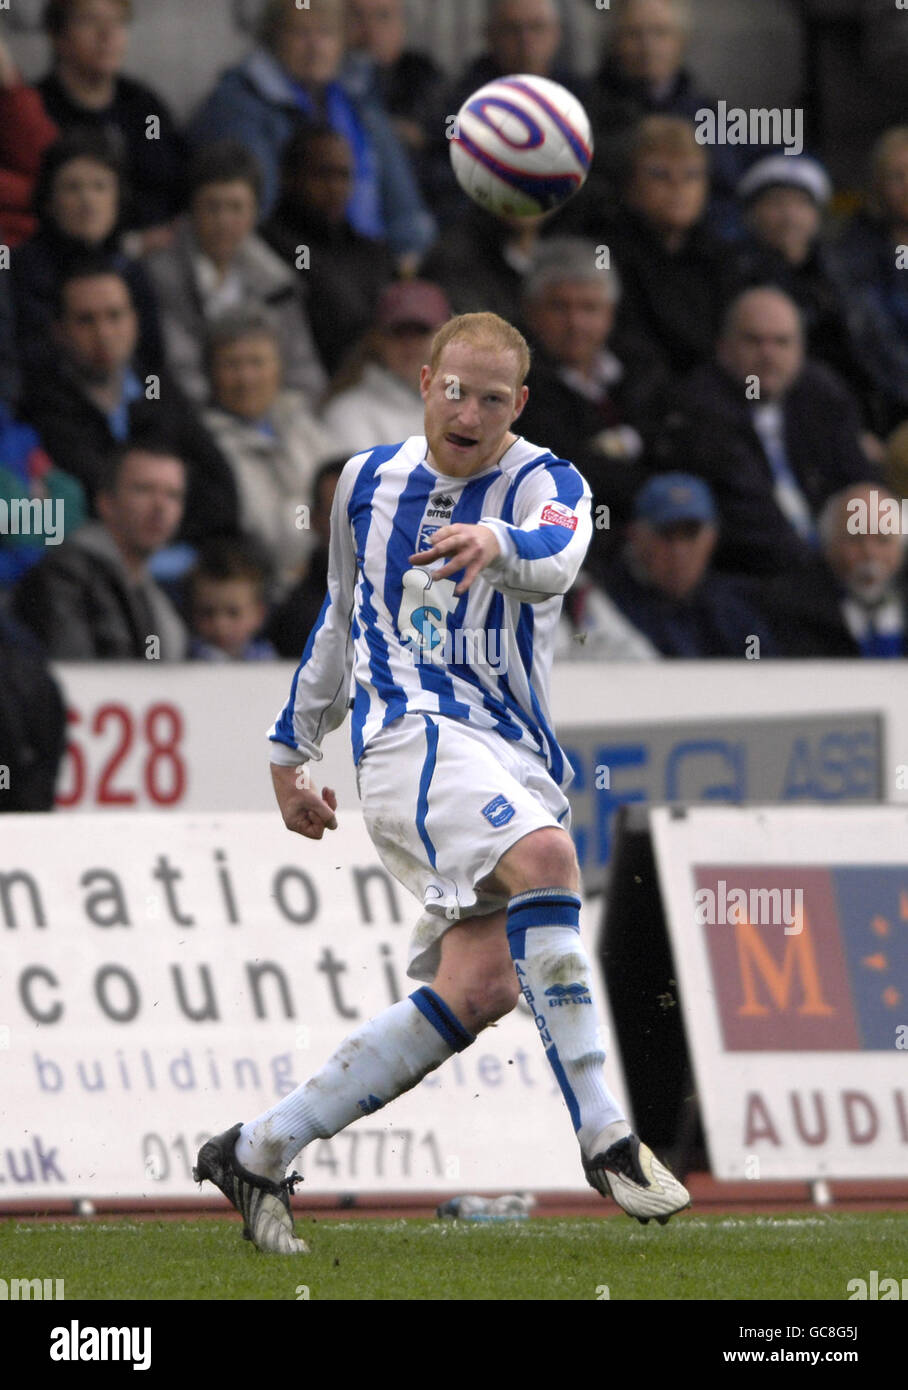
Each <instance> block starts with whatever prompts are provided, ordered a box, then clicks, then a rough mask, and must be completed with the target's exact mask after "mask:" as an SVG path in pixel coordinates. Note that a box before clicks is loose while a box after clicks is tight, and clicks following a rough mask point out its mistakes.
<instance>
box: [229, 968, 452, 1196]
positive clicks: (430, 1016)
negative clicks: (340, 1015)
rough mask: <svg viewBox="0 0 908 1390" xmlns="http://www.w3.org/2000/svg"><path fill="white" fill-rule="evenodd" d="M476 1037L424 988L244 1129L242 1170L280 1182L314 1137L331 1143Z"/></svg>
mask: <svg viewBox="0 0 908 1390" xmlns="http://www.w3.org/2000/svg"><path fill="white" fill-rule="evenodd" d="M474 1041H475V1038H474V1037H473V1034H472V1033H469V1032H467V1030H466V1028H464V1026H463V1024H462V1023H461V1022H460V1020H459V1019H458V1018H457V1017H456V1016H455V1015H454V1014H453V1013H452V1012H451V1010H450V1009H449V1008H448V1006H447V1004H446V1003H445V1002H444V1000H443V999H442V998H440V996H439V995H437V994H436V993H435V991H434V990H432V989H429V988H428V987H427V986H424V987H423V988H422V989H417V990H415V991H414V993H413V994H411V995H410V997H409V999H401V1000H400V1001H399V1002H398V1003H397V1004H392V1005H391V1007H390V1008H389V1009H385V1010H384V1012H383V1013H380V1014H379V1015H378V1016H377V1017H376V1018H373V1019H370V1020H369V1022H368V1023H365V1024H363V1026H362V1028H358V1029H357V1030H356V1032H355V1033H351V1034H350V1036H349V1037H348V1038H345V1039H344V1041H343V1042H342V1043H341V1045H340V1047H339V1048H338V1049H337V1051H336V1052H335V1053H334V1055H333V1057H329V1058H328V1061H327V1062H326V1063H325V1065H324V1066H323V1067H322V1069H321V1071H319V1072H317V1073H316V1074H315V1076H313V1077H310V1079H309V1080H308V1081H306V1082H304V1083H303V1085H302V1086H297V1088H296V1090H295V1091H292V1092H291V1093H290V1095H289V1096H285V1097H284V1098H283V1100H280V1101H278V1103H277V1104H276V1105H273V1106H272V1107H271V1109H270V1110H267V1111H266V1112H265V1113H264V1114H263V1115H259V1116H258V1117H257V1118H256V1119H254V1120H251V1121H250V1122H249V1124H246V1125H244V1126H243V1128H242V1130H241V1131H240V1135H239V1138H238V1139H237V1143H236V1156H237V1158H238V1159H239V1161H240V1163H241V1164H242V1165H243V1167H244V1168H249V1169H250V1170H251V1171H252V1172H254V1173H260V1174H262V1175H263V1176H265V1177H269V1178H278V1179H279V1178H282V1177H283V1176H284V1172H285V1171H286V1169H287V1166H288V1164H290V1163H292V1161H293V1159H294V1158H295V1157H296V1155H297V1154H298V1153H299V1151H300V1149H302V1148H305V1146H306V1145H307V1144H310V1143H311V1142H312V1140H313V1139H330V1138H331V1136H332V1135H334V1134H337V1133H339V1131H340V1130H342V1129H345V1128H346V1127H347V1125H349V1124H352V1122H353V1121H354V1120H359V1119H361V1118H362V1116H363V1115H371V1114H373V1113H374V1111H376V1110H380V1109H381V1108H382V1106H383V1105H387V1103H388V1101H390V1100H394V1098H395V1097H396V1096H400V1095H403V1093H404V1091H409V1090H410V1089H411V1088H412V1087H413V1086H415V1085H416V1084H417V1083H418V1082H420V1081H422V1079H423V1077H424V1076H426V1075H427V1074H428V1073H429V1072H430V1071H434V1070H435V1068H436V1067H440V1066H441V1064H442V1062H446V1061H447V1059H448V1058H449V1057H451V1056H453V1054H454V1053H455V1052H462V1051H463V1050H464V1048H466V1047H469V1045H470V1043H471V1042H474Z"/></svg>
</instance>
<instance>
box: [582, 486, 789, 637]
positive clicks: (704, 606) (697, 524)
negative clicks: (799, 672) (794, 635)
mask: <svg viewBox="0 0 908 1390" xmlns="http://www.w3.org/2000/svg"><path fill="white" fill-rule="evenodd" d="M718 534H719V533H718V517H717V513H716V507H715V502H714V500H713V497H712V494H711V492H710V490H709V488H708V487H707V485H706V484H705V483H704V482H703V481H702V479H700V478H693V477H690V476H689V475H687V474H684V473H666V474H663V475H662V476H660V477H656V478H651V479H650V480H649V482H648V483H646V484H645V486H644V487H643V488H642V489H641V491H640V493H639V494H638V496H637V500H636V504H635V508H634V520H633V522H632V523H631V525H630V527H629V528H628V534H627V543H626V546H625V549H624V553H623V554H622V555H621V556H619V557H618V558H617V559H616V560H615V562H614V563H613V565H612V566H611V568H610V569H609V570H608V572H607V574H606V578H605V588H606V591H607V592H608V594H609V596H610V597H611V598H612V600H613V601H614V602H615V603H616V604H617V606H618V608H619V609H620V610H621V612H622V613H623V614H624V616H625V617H626V618H627V619H628V620H629V621H630V622H631V623H633V625H634V627H635V628H636V629H637V631H638V632H639V633H642V634H643V636H645V637H646V638H648V639H649V641H650V642H652V644H653V646H654V647H656V648H657V649H658V650H659V651H660V652H661V653H662V655H663V656H675V657H684V658H693V657H720V656H737V657H745V656H750V657H751V658H753V656H754V655H756V656H771V655H773V652H774V647H773V640H772V637H771V635H770V633H769V632H768V629H767V626H766V623H765V621H764V620H763V619H762V618H760V617H759V616H758V615H757V613H756V612H755V611H754V609H753V608H752V607H751V605H750V602H749V601H748V599H747V598H746V597H745V594H744V592H743V590H742V589H741V588H739V587H738V585H737V584H736V583H735V581H734V580H732V579H729V578H727V577H725V576H722V575H718V574H714V573H712V572H711V570H710V567H709V566H710V560H711V558H712V554H713V551H714V549H715V546H716V540H717V538H718ZM754 639H757V641H756V645H754Z"/></svg>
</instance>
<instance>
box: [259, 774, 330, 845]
mask: <svg viewBox="0 0 908 1390" xmlns="http://www.w3.org/2000/svg"><path fill="white" fill-rule="evenodd" d="M301 771H302V769H300V768H295V767H282V766H281V765H280V764H278V763H272V764H271V780H272V782H273V783H274V793H275V796H276V797H277V804H278V806H279V807H280V808H281V815H282V816H283V818H284V824H285V825H286V827H287V829H288V830H293V831H295V833H296V834H297V835H305V837H306V839H307V840H320V839H321V838H322V836H323V835H324V833H325V831H326V830H336V829H337V817H336V816H335V814H334V812H335V811H336V810H337V797H336V796H335V794H334V792H333V791H332V790H331V788H330V787H322V794H321V796H319V794H318V792H317V791H315V790H314V788H312V787H307V786H300V785H299V782H300V780H301Z"/></svg>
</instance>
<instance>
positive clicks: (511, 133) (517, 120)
mask: <svg viewBox="0 0 908 1390" xmlns="http://www.w3.org/2000/svg"><path fill="white" fill-rule="evenodd" d="M592 157H593V139H592V134H591V131H590V122H589V117H588V116H587V114H586V112H585V111H584V109H583V106H582V105H581V104H580V102H579V101H578V100H577V98H576V97H575V96H572V94H571V93H570V92H569V91H567V90H566V89H565V88H564V87H562V86H561V85H560V84H559V83H557V82H550V81H549V79H548V78H546V77H528V76H525V75H519V74H518V75H516V76H513V77H499V78H497V79H496V80H495V81H494V82H487V83H486V85H485V86H484V87H480V88H479V89H478V91H475V92H474V93H473V95H472V96H471V97H468V98H467V100H466V101H465V102H464V104H463V106H462V107H461V108H460V110H459V111H458V113H457V118H456V121H455V124H454V129H453V131H452V134H451V163H452V164H453V166H454V173H455V174H456V175H457V181H458V183H459V184H460V186H461V188H462V189H463V190H464V192H465V193H468V194H469V195H470V197H471V198H472V199H473V200H474V202H477V203H478V204H479V205H480V207H483V208H485V209H486V211H487V212H492V213H495V214H496V216H498V217H538V216H539V215H540V214H541V213H544V212H551V211H552V209H553V208H557V207H560V206H561V204H562V203H564V202H565V201H566V200H567V199H568V198H571V197H573V195H574V194H575V193H576V192H577V191H578V189H580V188H582V187H583V184H584V182H585V180H586V176H587V174H588V173H589V167H590V160H591V159H592Z"/></svg>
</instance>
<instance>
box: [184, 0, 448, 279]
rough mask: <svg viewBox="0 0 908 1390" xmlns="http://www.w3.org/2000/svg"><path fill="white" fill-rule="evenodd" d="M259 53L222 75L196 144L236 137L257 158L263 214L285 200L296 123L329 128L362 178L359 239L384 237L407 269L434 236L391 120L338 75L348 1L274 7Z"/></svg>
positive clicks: (354, 199)
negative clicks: (284, 178)
mask: <svg viewBox="0 0 908 1390" xmlns="http://www.w3.org/2000/svg"><path fill="white" fill-rule="evenodd" d="M259 33H260V40H261V45H260V47H258V48H256V49H255V50H254V51H253V52H252V53H251V54H250V55H249V57H248V58H247V59H246V60H245V61H244V62H242V63H241V64H240V65H239V66H238V67H235V68H230V69H229V70H228V71H227V72H225V73H224V74H223V76H222V77H221V80H220V81H219V83H218V85H217V87H216V88H215V90H214V91H213V93H212V94H211V96H210V97H209V98H208V100H207V101H206V102H205V103H204V105H203V106H202V108H201V110H200V111H199V112H198V114H197V115H196V117H195V120H194V121H193V124H192V127H191V130H190V136H191V138H192V140H193V142H194V143H195V144H196V145H203V144H206V143H208V142H210V141H212V140H215V139H220V138H223V137H225V136H232V137H234V138H236V139H238V140H241V141H242V142H243V144H245V145H246V146H248V148H249V150H250V152H251V153H252V154H254V155H255V156H256V158H257V159H258V162H259V164H260V166H261V169H262V174H263V177H264V196H263V200H262V205H263V208H264V211H265V213H266V215H267V214H268V213H270V212H271V210H272V208H273V207H274V204H275V201H276V199H277V196H278V183H279V169H280V158H281V153H282V151H283V149H284V146H285V145H286V144H287V141H288V140H289V139H290V136H291V135H292V134H293V132H294V130H296V129H297V127H298V126H299V125H302V124H305V123H306V122H311V121H326V122H327V123H328V125H330V126H331V128H332V129H333V130H336V131H339V132H340V133H341V134H342V135H344V136H345V137H346V138H347V140H348V141H349V142H350V145H351V146H352V148H353V151H354V155H355V168H356V173H355V177H354V181H353V193H352V196H351V199H350V205H349V209H348V213H349V217H350V221H351V223H352V225H353V227H354V228H355V229H356V231H358V232H359V233H360V234H361V235H362V236H370V237H374V238H376V239H381V238H387V240H388V242H389V243H390V245H391V248H392V250H393V251H394V253H395V255H396V256H398V257H401V258H402V260H404V262H405V263H407V264H409V262H410V261H411V260H412V258H414V257H418V256H419V255H420V254H421V253H422V252H423V251H425V250H426V248H427V247H428V246H429V245H430V244H431V242H432V240H433V239H434V237H435V231H436V229H435V223H434V220H433V219H432V217H431V216H430V214H429V213H428V212H427V211H426V209H425V207H424V205H423V202H422V197H421V195H420V192H419V188H418V185H417V183H416V179H415V176H414V173H413V170H412V167H411V165H410V162H409V159H408V158H407V155H406V153H405V151H404V149H403V147H402V146H401V144H400V142H399V141H398V139H397V136H396V135H395V134H394V130H393V128H392V126H391V124H390V121H389V120H388V117H387V115H386V114H385V112H384V111H383V110H382V108H381V106H380V105H379V104H378V102H377V101H376V100H375V99H374V97H373V96H371V95H370V94H369V93H368V92H365V93H363V94H362V95H355V94H352V93H351V92H350V91H349V90H348V88H347V87H346V86H345V85H344V82H343V80H342V79H341V78H340V75H339V74H340V69H341V63H342V61H343V54H344V37H343V3H342V0H319V3H318V5H313V6H311V7H310V8H305V9H300V8H297V6H296V4H295V3H294V0H267V3H266V5H265V8H264V11H263V13H262V20H261V26H260V31H259Z"/></svg>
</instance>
